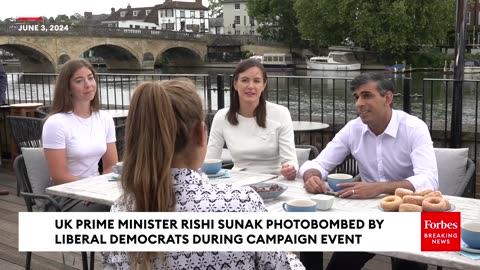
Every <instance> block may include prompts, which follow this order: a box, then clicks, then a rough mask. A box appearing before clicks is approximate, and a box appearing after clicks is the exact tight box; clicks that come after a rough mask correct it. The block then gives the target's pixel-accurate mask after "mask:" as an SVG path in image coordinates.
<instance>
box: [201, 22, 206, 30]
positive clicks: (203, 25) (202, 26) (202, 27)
mask: <svg viewBox="0 0 480 270" xmlns="http://www.w3.org/2000/svg"><path fill="white" fill-rule="evenodd" d="M200 31H202V32H205V31H206V29H205V23H200Z"/></svg>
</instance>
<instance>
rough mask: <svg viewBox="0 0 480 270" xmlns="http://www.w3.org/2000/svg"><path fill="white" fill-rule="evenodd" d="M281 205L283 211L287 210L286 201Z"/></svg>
mask: <svg viewBox="0 0 480 270" xmlns="http://www.w3.org/2000/svg"><path fill="white" fill-rule="evenodd" d="M282 207H283V210H285V212H288V210H287V203H286V202H284V203H283V205H282Z"/></svg>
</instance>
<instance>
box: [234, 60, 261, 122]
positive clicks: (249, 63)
mask: <svg viewBox="0 0 480 270" xmlns="http://www.w3.org/2000/svg"><path fill="white" fill-rule="evenodd" d="M252 67H257V68H259V69H260V70H261V71H262V74H263V81H264V83H267V72H266V71H265V68H264V67H263V65H262V63H260V62H259V61H258V60H256V59H247V60H243V61H241V62H240V63H239V64H238V65H237V67H236V68H235V71H234V72H233V79H232V83H231V85H230V89H231V90H230V91H231V95H230V108H229V110H228V112H227V120H228V122H230V124H232V125H234V126H236V125H238V118H237V113H238V112H239V111H240V98H239V96H238V91H236V90H235V83H236V82H237V80H238V76H239V75H240V73H243V72H245V71H247V70H248V69H250V68H252ZM266 91H267V85H265V89H264V90H263V92H262V94H261V95H260V101H259V102H258V106H257V108H255V112H254V114H255V119H256V121H257V125H258V126H260V127H263V128H265V127H266V119H267V102H266V98H265V95H266V93H265V92H266Z"/></svg>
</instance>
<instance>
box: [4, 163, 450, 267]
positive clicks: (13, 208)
mask: <svg viewBox="0 0 480 270" xmlns="http://www.w3.org/2000/svg"><path fill="white" fill-rule="evenodd" d="M4 161H5V160H4ZM5 189H6V190H9V191H10V194H9V195H6V196H0V269H3V270H20V269H25V253H20V252H18V212H23V211H27V208H26V206H25V202H24V200H23V198H22V197H17V196H16V195H15V194H16V179H15V175H14V173H13V171H12V169H11V164H10V163H9V162H4V163H3V164H2V165H1V166H0V190H5ZM32 241H35V240H33V239H32ZM330 256H331V253H330V252H325V253H324V264H325V265H324V269H325V267H326V264H327V263H328V261H329V259H330ZM63 257H64V259H65V264H64V263H63V259H62V253H59V252H34V253H32V269H35V270H56V269H58V270H60V269H62V270H73V269H82V258H81V255H80V253H79V252H65V253H63ZM95 269H103V267H102V263H101V257H100V254H99V253H98V252H97V253H96V262H95ZM363 269H365V270H383V269H391V267H390V258H389V257H386V256H380V255H377V256H376V257H375V258H374V259H373V260H370V262H368V264H367V265H366V266H365V267H364V268H363ZM428 269H429V270H435V269H437V268H436V266H432V265H430V266H429V268H428ZM443 269H445V270H449V269H450V268H443Z"/></svg>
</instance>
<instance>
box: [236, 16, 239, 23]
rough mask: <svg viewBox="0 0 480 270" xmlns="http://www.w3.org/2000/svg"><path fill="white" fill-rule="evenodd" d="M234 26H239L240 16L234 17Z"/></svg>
mask: <svg viewBox="0 0 480 270" xmlns="http://www.w3.org/2000/svg"><path fill="white" fill-rule="evenodd" d="M235 24H240V16H235Z"/></svg>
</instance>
